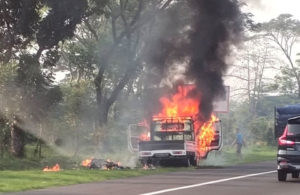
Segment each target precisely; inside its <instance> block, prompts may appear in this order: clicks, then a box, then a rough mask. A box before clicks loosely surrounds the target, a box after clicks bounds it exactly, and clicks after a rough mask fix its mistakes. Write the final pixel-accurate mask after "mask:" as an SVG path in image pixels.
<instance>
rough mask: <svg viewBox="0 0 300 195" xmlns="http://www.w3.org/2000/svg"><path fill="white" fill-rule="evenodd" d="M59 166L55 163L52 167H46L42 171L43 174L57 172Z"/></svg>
mask: <svg viewBox="0 0 300 195" xmlns="http://www.w3.org/2000/svg"><path fill="white" fill-rule="evenodd" d="M60 170H61V169H60V166H59V164H58V163H56V164H55V165H54V166H53V167H48V166H46V167H45V168H44V169H43V171H44V172H57V171H60Z"/></svg>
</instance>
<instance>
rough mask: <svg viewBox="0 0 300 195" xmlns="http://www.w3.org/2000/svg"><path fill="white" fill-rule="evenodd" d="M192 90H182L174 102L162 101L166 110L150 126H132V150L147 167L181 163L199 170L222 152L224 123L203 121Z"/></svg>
mask: <svg viewBox="0 0 300 195" xmlns="http://www.w3.org/2000/svg"><path fill="white" fill-rule="evenodd" d="M192 89H193V88H192V87H191V86H188V87H186V86H181V87H179V88H178V92H177V94H175V95H174V96H173V97H172V98H171V99H167V98H165V97H163V98H161V99H160V101H161V103H162V105H163V108H162V110H161V112H160V113H158V114H155V115H153V116H152V119H151V121H150V123H149V125H148V123H147V122H143V123H140V124H137V125H130V126H129V129H128V134H129V137H128V138H129V140H128V142H129V149H130V150H131V151H135V152H138V155H139V159H140V161H141V162H142V163H143V164H154V165H156V164H162V163H163V162H172V163H173V162H180V163H184V164H185V165H186V166H190V165H194V166H196V165H197V164H198V161H199V159H201V158H206V157H207V154H208V153H209V152H210V151H211V150H219V149H220V148H221V146H222V129H221V122H220V120H219V119H218V118H217V117H216V116H215V115H214V114H212V115H211V117H210V119H209V120H207V121H202V120H200V117H199V111H198V107H199V100H198V99H197V98H193V97H190V96H187V94H188V92H189V91H191V90H192Z"/></svg>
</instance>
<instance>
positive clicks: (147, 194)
mask: <svg viewBox="0 0 300 195" xmlns="http://www.w3.org/2000/svg"><path fill="white" fill-rule="evenodd" d="M275 172H277V171H276V170H275V171H267V172H261V173H254V174H248V175H242V176H237V177H231V178H226V179H219V180H215V181H209V182H204V183H198V184H193V185H188V186H182V187H177V188H169V189H165V190H159V191H154V192H149V193H145V194H141V195H154V194H162V193H166V192H172V191H177V190H184V189H188V188H195V187H200V186H205V185H211V184H216V183H221V182H226V181H231V180H238V179H243V178H247V177H255V176H259V175H266V174H270V173H275Z"/></svg>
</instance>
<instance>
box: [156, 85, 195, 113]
mask: <svg viewBox="0 0 300 195" xmlns="http://www.w3.org/2000/svg"><path fill="white" fill-rule="evenodd" d="M194 89H195V86H194V85H182V86H178V89H177V90H178V92H177V93H176V94H175V95H173V96H172V97H171V99H169V98H168V97H162V98H160V102H161V104H162V106H163V108H162V111H161V112H160V113H158V114H156V115H154V117H184V116H195V115H197V114H198V113H199V105H200V101H199V99H200V94H199V93H198V94H196V97H197V98H195V96H193V97H189V96H188V95H189V93H190V92H191V91H192V90H194Z"/></svg>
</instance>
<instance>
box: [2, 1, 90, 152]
mask: <svg viewBox="0 0 300 195" xmlns="http://www.w3.org/2000/svg"><path fill="white" fill-rule="evenodd" d="M0 5H1V6H0V12H1V17H0V65H1V66H7V64H8V63H9V62H13V63H15V64H17V71H16V73H17V76H16V78H15V89H14V91H13V92H14V94H13V95H14V96H13V97H14V98H12V99H13V100H12V101H15V102H14V103H15V105H18V109H17V110H14V112H13V113H12V114H11V117H10V121H11V137H12V138H11V141H12V143H11V149H12V153H13V154H14V155H15V156H17V157H22V156H23V148H24V141H23V140H24V132H23V128H22V125H24V124H23V122H25V121H26V120H31V119H33V120H40V119H39V118H40V113H42V112H45V111H46V110H42V108H47V106H46V107H43V106H42V105H43V104H44V103H45V102H43V101H41V100H44V99H46V98H44V97H46V96H47V95H48V94H49V93H48V91H49V89H50V88H51V87H50V85H51V82H52V79H53V77H52V72H51V71H48V72H45V71H42V68H48V69H50V70H51V68H52V67H53V66H54V65H55V63H56V62H57V60H58V59H59V58H58V50H59V47H58V44H59V42H61V41H64V40H65V39H68V38H70V37H72V36H73V32H74V30H75V27H76V25H77V24H78V23H80V22H81V20H82V18H83V17H84V15H85V14H86V10H87V2H86V1H85V0H74V1H72V4H70V2H69V1H67V0H63V1H58V0H54V1H53V0H26V1H25V0H24V1H9V0H3V1H1V3H0ZM14 103H13V102H11V104H14ZM29 105H30V106H29Z"/></svg>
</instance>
